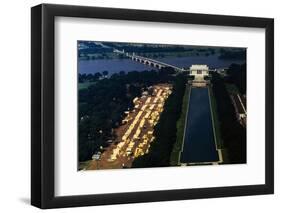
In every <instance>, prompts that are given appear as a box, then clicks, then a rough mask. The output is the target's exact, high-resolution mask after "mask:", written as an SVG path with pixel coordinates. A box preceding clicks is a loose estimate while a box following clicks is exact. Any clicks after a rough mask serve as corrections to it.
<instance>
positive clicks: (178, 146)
mask: <svg viewBox="0 0 281 213" xmlns="http://www.w3.org/2000/svg"><path fill="white" fill-rule="evenodd" d="M189 91H190V88H189V86H186V89H185V93H184V96H183V102H182V112H181V116H180V118H179V120H178V121H177V140H176V143H175V144H174V147H173V150H172V153H171V157H170V164H171V166H176V165H179V163H180V153H181V151H182V145H183V135H184V128H185V119H186V113H187V108H188V101H189V97H188V96H189V93H190V92H189Z"/></svg>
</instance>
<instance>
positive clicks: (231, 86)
mask: <svg viewBox="0 0 281 213" xmlns="http://www.w3.org/2000/svg"><path fill="white" fill-rule="evenodd" d="M225 86H226V89H227V91H228V93H229V94H239V90H238V88H237V87H236V86H235V85H234V84H229V83H226V84H225Z"/></svg>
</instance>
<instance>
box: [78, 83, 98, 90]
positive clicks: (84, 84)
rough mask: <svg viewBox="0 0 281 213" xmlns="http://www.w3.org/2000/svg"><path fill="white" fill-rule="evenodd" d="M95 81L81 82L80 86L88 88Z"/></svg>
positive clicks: (80, 87)
mask: <svg viewBox="0 0 281 213" xmlns="http://www.w3.org/2000/svg"><path fill="white" fill-rule="evenodd" d="M94 83H95V82H84V83H79V84H78V88H79V90H81V89H87V88H88V87H89V86H91V85H93V84H94Z"/></svg>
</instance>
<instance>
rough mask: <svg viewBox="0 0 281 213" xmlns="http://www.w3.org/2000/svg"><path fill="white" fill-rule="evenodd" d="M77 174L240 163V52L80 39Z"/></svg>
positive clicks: (243, 117) (243, 125)
mask: <svg viewBox="0 0 281 213" xmlns="http://www.w3.org/2000/svg"><path fill="white" fill-rule="evenodd" d="M77 60H78V168H77V169H78V170H79V171H85V170H101V169H125V168H151V167H169V166H196V165H225V164H243V163H246V129H247V105H246V102H247V101H246V100H247V95H246V48H237V47H210V46H190V45H169V44H143V43H120V42H102V41H78V42H77Z"/></svg>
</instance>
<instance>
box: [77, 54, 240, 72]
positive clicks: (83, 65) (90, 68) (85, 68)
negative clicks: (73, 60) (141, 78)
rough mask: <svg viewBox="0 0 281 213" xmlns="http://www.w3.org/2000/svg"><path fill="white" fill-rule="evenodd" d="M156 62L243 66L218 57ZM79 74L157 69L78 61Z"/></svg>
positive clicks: (118, 62) (113, 61)
mask: <svg viewBox="0 0 281 213" xmlns="http://www.w3.org/2000/svg"><path fill="white" fill-rule="evenodd" d="M155 60H158V61H161V62H165V63H168V64H171V65H174V66H178V67H185V68H189V67H190V66H191V65H192V64H207V65H208V66H209V67H210V68H226V67H228V66H229V65H230V64H232V63H238V64H242V63H244V61H240V60H238V61H237V60H236V61H235V60H222V59H219V58H218V56H217V55H211V56H188V57H164V58H156V59H155ZM78 69H79V73H81V74H83V73H86V74H89V73H92V74H94V73H97V72H102V71H105V70H107V71H108V72H109V74H113V73H119V72H120V71H125V72H128V71H133V70H135V71H143V70H152V69H156V68H154V67H149V66H147V65H144V64H141V63H139V62H136V61H132V60H131V59H95V60H78Z"/></svg>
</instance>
